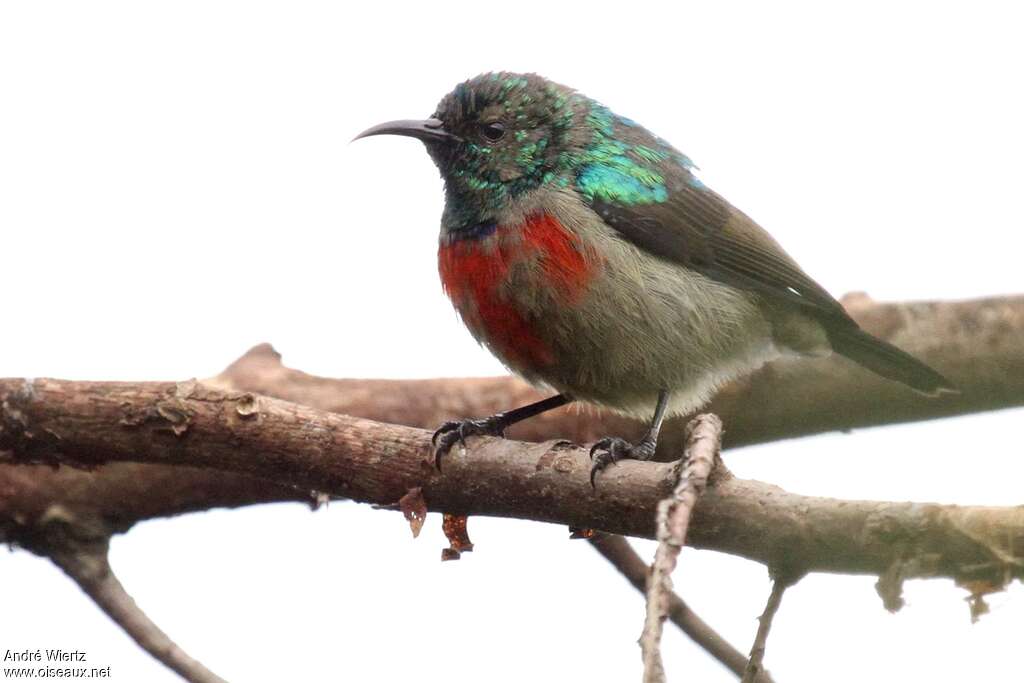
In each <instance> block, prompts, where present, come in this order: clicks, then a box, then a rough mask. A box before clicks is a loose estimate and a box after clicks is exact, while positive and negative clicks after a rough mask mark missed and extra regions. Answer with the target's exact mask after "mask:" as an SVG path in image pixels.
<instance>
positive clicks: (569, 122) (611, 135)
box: [355, 72, 956, 485]
mask: <svg viewBox="0 0 1024 683" xmlns="http://www.w3.org/2000/svg"><path fill="white" fill-rule="evenodd" d="M376 135H401V136H407V137H412V138H416V139H418V140H420V141H422V142H423V143H424V145H425V146H426V150H427V152H428V154H429V155H430V157H431V158H432V159H433V161H434V163H435V164H436V165H437V167H438V170H439V171H440V173H441V176H442V179H443V181H444V195H445V204H444V210H443V212H442V215H441V229H440V238H439V247H438V268H439V272H440V277H441V283H442V285H443V289H444V291H445V292H446V293H447V295H448V297H449V298H450V299H451V302H452V304H453V305H454V307H455V309H456V311H457V312H458V315H459V317H460V318H461V319H462V321H463V323H464V324H465V325H466V327H467V328H468V329H469V331H470V333H471V334H472V335H473V336H474V337H475V338H476V340H477V341H478V342H480V343H481V344H483V345H484V346H486V347H487V349H489V350H490V351H491V352H492V353H493V354H494V355H495V356H496V357H497V358H498V359H499V360H500V361H501V362H502V363H503V364H504V365H505V366H506V367H507V368H509V369H510V370H511V371H512V372H514V373H515V374H517V375H519V376H520V377H522V378H524V379H525V380H527V381H528V382H530V383H532V384H534V385H538V386H542V387H546V388H549V389H550V390H551V391H554V392H557V393H555V394H554V395H553V396H551V397H550V398H546V399H544V400H541V401H538V402H536V403H532V404H530V405H526V406H522V407H517V408H514V409H511V410H508V411H505V412H501V413H498V414H496V415H491V416H489V417H483V418H474V419H463V420H451V421H448V422H445V423H444V424H442V425H441V426H440V428H439V429H438V430H437V431H436V432H435V433H434V435H433V441H432V443H433V448H434V458H435V462H436V464H437V466H438V467H440V464H441V458H442V457H443V456H444V455H445V454H447V453H448V452H449V451H450V450H451V448H452V447H454V446H455V445H456V444H457V443H461V444H462V445H463V447H464V446H465V443H466V438H467V437H469V436H478V435H490V436H504V433H505V430H506V428H508V427H509V426H510V425H512V424H514V423H516V422H519V421H521V420H525V419H527V418H530V417H533V416H535V415H538V414H540V413H542V412H545V411H548V410H552V409H554V408H557V407H560V406H563V405H566V404H568V403H571V402H574V401H578V402H582V403H587V404H593V405H597V406H601V407H605V408H609V409H611V410H613V411H615V412H618V413H621V414H625V415H628V416H632V417H635V418H639V419H644V420H647V425H648V426H647V429H646V431H645V433H644V434H643V436H642V437H641V438H640V439H639V440H638V441H636V442H635V443H632V442H630V441H627V440H625V439H623V438H621V437H617V436H609V437H606V438H604V439H601V440H599V441H597V442H596V443H594V444H593V445H592V447H591V449H590V456H591V460H592V465H591V469H590V482H591V484H592V485H595V477H596V476H597V475H598V474H599V473H600V472H601V471H602V470H604V469H605V468H606V467H608V466H609V465H611V464H613V463H616V462H618V461H620V460H623V459H636V460H648V459H650V458H651V457H652V456H653V455H654V452H655V449H656V446H657V441H658V435H659V433H660V430H661V427H662V424H663V422H664V420H665V419H666V418H667V417H670V416H674V415H684V414H689V413H691V412H693V411H695V410H697V409H699V408H701V407H702V406H703V405H705V404H706V403H707V402H708V401H709V400H710V398H711V397H712V396H713V395H714V393H715V392H716V391H717V390H718V389H720V388H721V387H722V386H723V385H725V384H727V383H728V382H730V381H732V380H734V379H737V378H739V377H741V376H744V375H746V374H749V373H751V372H753V371H755V370H757V369H758V368H759V367H761V366H762V365H764V364H765V363H767V362H768V361H771V360H774V359H776V358H779V357H780V356H793V355H795V356H826V355H829V354H831V353H837V354H839V355H841V356H845V357H846V358H849V359H851V360H853V361H854V362H856V363H858V364H860V365H861V366H863V367H864V368H866V369H867V370H870V371H872V372H874V373H876V374H878V375H881V376H882V377H884V378H887V379H889V380H894V381H896V382H900V383H902V384H904V385H906V386H907V387H909V388H910V389H913V390H915V391H917V392H919V393H921V394H926V395H929V396H937V395H940V394H943V393H955V392H956V388H955V387H954V385H953V384H952V383H951V382H950V381H949V380H947V379H946V378H945V377H943V376H942V375H941V374H939V373H938V372H937V371H935V370H933V369H932V368H930V367H929V366H927V365H925V364H924V363H923V362H921V361H919V360H918V359H916V358H914V357H913V356H911V355H910V354H908V353H906V352H905V351H903V350H901V349H899V348H897V347H896V346H894V345H892V344H890V343H888V342H886V341H883V340H880V339H877V338H875V337H873V336H871V335H870V334H868V333H867V332H865V331H864V330H862V329H861V328H860V326H859V325H858V324H857V323H856V322H855V321H854V320H853V319H852V318H851V317H850V316H849V315H848V314H847V312H846V311H845V310H844V309H843V306H842V305H841V304H840V303H839V302H838V301H837V300H836V299H835V298H833V297H832V296H831V295H830V294H829V293H828V292H827V291H826V290H825V289H824V288H823V287H822V286H821V285H819V284H818V283H817V282H816V281H815V280H813V279H812V278H811V277H810V276H808V275H807V274H806V273H805V272H804V271H803V269H801V268H800V266H799V265H797V263H796V261H794V260H793V258H791V257H790V256H789V255H788V254H787V253H786V252H785V251H784V250H783V248H782V247H781V246H780V245H779V243H778V242H776V241H775V240H774V239H773V238H772V237H771V236H770V235H769V233H768V232H767V231H765V230H764V229H763V228H762V227H761V226H759V225H758V224H757V223H755V222H754V220H752V219H751V218H749V217H748V216H747V215H746V214H745V213H743V212H742V211H740V210H739V209H737V208H735V207H734V206H732V205H731V204H730V203H729V202H728V201H727V200H726V199H725V198H723V197H722V196H721V195H719V194H718V193H716V192H715V191H714V190H712V189H711V188H710V187H708V186H707V185H705V183H704V182H703V181H702V180H701V179H700V177H699V175H698V169H697V167H696V166H695V165H694V163H693V162H692V161H691V160H690V158H689V157H687V156H686V155H685V154H683V153H681V152H679V151H678V150H676V149H675V148H674V147H673V146H672V145H670V144H669V143H668V142H666V141H665V140H663V139H661V138H660V137H658V136H657V135H655V134H653V133H651V132H650V131H648V130H647V129H646V128H644V127H643V126H641V125H640V124H638V123H637V122H635V121H634V120H632V119H630V118H626V117H624V116H620V115H618V114H616V113H614V112H613V111H612V110H611V109H609V108H608V107H606V106H604V105H603V104H601V103H599V102H597V101H595V100H593V99H591V98H589V97H587V96H585V95H583V94H582V93H580V92H578V91H576V90H574V89H572V88H570V87H567V86H564V85H561V84H558V83H555V82H553V81H550V80H548V79H546V78H544V77H542V76H540V75H537V74H519V73H511V72H491V73H485V74H481V75H479V76H476V77H474V78H471V79H469V80H467V81H465V82H463V83H460V84H459V85H457V86H456V87H455V89H454V90H452V91H451V92H450V93H448V94H447V95H445V96H444V97H443V98H442V100H441V101H440V103H439V104H438V106H437V108H436V110H435V112H434V113H433V115H431V116H430V117H429V118H427V119H420V120H396V121H389V122H387V123H382V124H379V125H376V126H373V127H371V128H369V129H367V130H366V131H364V132H363V133H361V134H360V135H358V136H357V137H356V138H355V139H360V138H366V137H371V136H376Z"/></svg>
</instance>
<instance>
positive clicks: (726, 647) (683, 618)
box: [587, 534, 772, 683]
mask: <svg viewBox="0 0 1024 683" xmlns="http://www.w3.org/2000/svg"><path fill="white" fill-rule="evenodd" d="M587 540H588V541H590V544H591V545H592V546H593V547H594V549H595V550H597V552H599V553H601V555H602V556H604V558H605V559H606V560H608V561H609V562H610V563H611V564H612V566H614V567H615V568H616V569H618V570H619V572H620V573H621V574H622V575H623V576H624V577H625V578H626V580H627V581H629V583H630V584H631V585H632V586H633V588H636V589H637V590H638V591H640V593H641V594H644V593H645V591H646V585H647V564H646V563H645V562H644V561H643V559H642V558H641V557H640V555H638V554H637V552H636V551H635V550H633V547H632V546H631V545H630V544H629V541H627V540H626V538H625V537H623V536H619V535H618V534H597V535H595V536H591V537H590V538H588V539H587ZM668 619H669V621H671V622H672V623H673V624H675V625H676V626H678V627H679V629H680V630H681V631H682V632H683V633H685V634H686V635H688V636H689V637H690V638H691V639H692V640H693V641H694V642H695V643H697V644H698V645H699V646H700V647H702V648H703V649H704V650H705V651H706V652H707V653H708V654H710V655H711V656H712V657H714V658H715V659H717V660H718V661H719V662H721V664H722V665H723V666H725V667H726V668H727V669H729V670H730V671H732V672H733V673H734V674H736V677H737V678H739V677H740V676H742V675H743V672H744V671H745V670H746V668H747V657H746V655H744V654H743V653H742V652H740V651H739V650H737V649H736V648H735V647H733V646H732V645H731V644H729V642H728V641H726V640H725V638H723V637H722V636H721V635H719V633H718V632H717V631H715V630H714V629H713V628H711V626H710V625H708V623H707V622H705V621H704V620H703V619H701V618H700V616H698V615H697V613H696V612H694V611H693V610H692V609H690V606H689V605H687V604H686V603H685V602H684V601H683V599H682V598H680V597H679V596H678V595H676V594H675V593H669V595H668ZM757 683H772V678H771V676H769V675H768V674H767V673H763V674H761V675H760V676H758V678H757Z"/></svg>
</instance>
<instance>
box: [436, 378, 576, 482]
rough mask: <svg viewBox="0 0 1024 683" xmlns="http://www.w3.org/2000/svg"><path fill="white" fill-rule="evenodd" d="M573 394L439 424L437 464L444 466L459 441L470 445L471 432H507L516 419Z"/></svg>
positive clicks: (560, 402) (569, 399)
mask: <svg viewBox="0 0 1024 683" xmlns="http://www.w3.org/2000/svg"><path fill="white" fill-rule="evenodd" d="M572 400H573V399H572V397H571V396H567V395H565V394H558V395H556V396H552V397H551V398H546V399H544V400H543V401H537V402H536V403H531V404H529V405H526V406H522V407H520V408H514V409H512V410H508V411H506V412H504V413H498V414H496V415H491V416H490V417H484V418H480V419H477V420H471V419H466V420H450V421H448V422H445V423H444V424H443V425H441V426H440V427H438V429H437V431H436V432H434V436H433V438H432V439H431V443H432V444H434V464H435V465H436V466H437V469H441V457H442V456H443V455H445V454H446V453H447V452H448V451H450V450H451V449H452V446H454V445H455V444H456V443H460V444H462V446H463V447H465V445H466V437H467V436H505V430H506V429H507V428H508V427H510V426H512V425H514V424H515V423H516V422H522V421H523V420H525V419H527V418H530V417H533V416H534V415H540V414H541V413H545V412H547V411H549V410H553V409H554V408H558V407H560V406H564V405H565V404H566V403H571V402H572Z"/></svg>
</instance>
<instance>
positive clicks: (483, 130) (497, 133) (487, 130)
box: [480, 121, 505, 142]
mask: <svg viewBox="0 0 1024 683" xmlns="http://www.w3.org/2000/svg"><path fill="white" fill-rule="evenodd" d="M480 135H482V136H483V138H484V140H487V141H488V142H497V141H498V140H500V139H502V138H503V137H505V124H504V123H502V122H501V121H490V122H488V123H481V124H480Z"/></svg>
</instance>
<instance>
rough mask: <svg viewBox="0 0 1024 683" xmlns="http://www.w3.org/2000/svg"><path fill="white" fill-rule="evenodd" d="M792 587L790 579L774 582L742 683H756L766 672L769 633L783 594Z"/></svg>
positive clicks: (777, 579) (759, 623)
mask: <svg viewBox="0 0 1024 683" xmlns="http://www.w3.org/2000/svg"><path fill="white" fill-rule="evenodd" d="M791 585H793V582H792V580H789V579H787V580H783V579H780V578H776V579H775V580H774V581H773V582H772V592H771V593H770V594H769V595H768V603H767V604H766V605H765V607H764V612H763V613H762V614H761V616H760V617H758V625H757V635H756V636H755V637H754V645H753V647H751V648H750V659H749V660H747V669H746V671H744V672H743V679H742V680H741V681H740V683H754V681H756V680H757V676H758V674H760V673H761V672H762V671H764V651H765V646H766V645H767V643H768V632H769V631H771V630H772V620H774V619H775V613H776V612H778V611H779V606H780V605H781V604H782V594H783V593H785V592H786V589H787V588H789V587H790V586H791Z"/></svg>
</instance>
